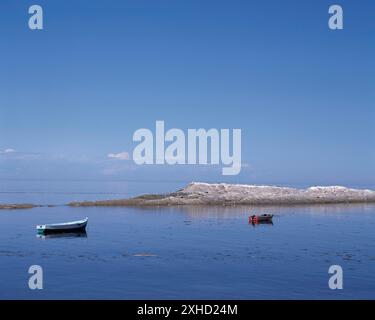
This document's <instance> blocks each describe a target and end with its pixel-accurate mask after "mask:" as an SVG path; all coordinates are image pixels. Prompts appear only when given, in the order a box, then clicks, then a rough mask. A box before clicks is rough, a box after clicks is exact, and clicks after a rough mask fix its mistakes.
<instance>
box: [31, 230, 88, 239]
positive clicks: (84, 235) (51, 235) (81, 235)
mask: <svg viewBox="0 0 375 320" xmlns="http://www.w3.org/2000/svg"><path fill="white" fill-rule="evenodd" d="M36 237H37V238H39V239H43V240H44V239H56V238H87V233H86V231H80V232H59V233H47V234H37V235H36Z"/></svg>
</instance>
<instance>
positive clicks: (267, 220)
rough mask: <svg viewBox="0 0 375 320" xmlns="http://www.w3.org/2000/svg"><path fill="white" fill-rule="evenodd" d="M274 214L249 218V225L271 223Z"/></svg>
mask: <svg viewBox="0 0 375 320" xmlns="http://www.w3.org/2000/svg"><path fill="white" fill-rule="evenodd" d="M272 218H273V214H261V215H255V214H254V215H252V216H249V223H271V222H272Z"/></svg>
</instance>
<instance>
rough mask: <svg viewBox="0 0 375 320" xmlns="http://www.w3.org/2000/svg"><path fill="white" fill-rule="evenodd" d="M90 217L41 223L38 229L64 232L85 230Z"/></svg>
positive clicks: (49, 231) (46, 231)
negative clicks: (71, 220) (63, 221)
mask: <svg viewBox="0 0 375 320" xmlns="http://www.w3.org/2000/svg"><path fill="white" fill-rule="evenodd" d="M88 220H89V219H88V218H85V219H83V220H79V221H73V222H65V223H55V224H41V225H37V226H36V229H37V230H38V233H43V234H46V233H62V232H79V231H80V232H83V231H85V230H86V226H87V221H88Z"/></svg>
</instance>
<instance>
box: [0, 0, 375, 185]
mask: <svg viewBox="0 0 375 320" xmlns="http://www.w3.org/2000/svg"><path fill="white" fill-rule="evenodd" d="M35 3H37V4H40V5H41V6H42V7H43V9H44V26H45V29H44V30H42V31H31V30H29V29H28V27H27V22H28V17H29V14H28V7H29V6H30V5H32V4H35ZM334 3H335V4H336V3H337V4H340V5H341V6H342V7H343V9H344V30H340V31H332V30H330V29H329V28H328V24H327V22H328V18H329V15H328V7H329V5H331V4H334ZM1 12H2V17H1V19H0V26H1V30H2V31H1V38H2V39H1V60H0V70H1V72H0V88H1V91H0V150H1V151H0V178H2V179H4V178H12V179H13V178H15V179H18V178H30V179H33V178H43V179H55V178H56V179H62V178H67V179H128V178H129V179H154V180H157V179H164V180H165V179H172V180H186V181H190V180H206V181H229V182H248V183H278V184H281V183H285V184H347V185H375V178H374V177H375V165H374V163H375V151H374V141H375V140H374V139H375V129H374V128H375V111H374V104H375V88H374V83H375V82H374V80H375V62H374V56H375V41H374V40H375V38H374V37H375V16H374V15H375V14H374V12H375V3H374V1H341V0H340V1H335V2H331V1H319V0H318V1H309V0H303V1H297V0H296V1H276V0H275V1H229V0H227V1H217V0H216V1H208V0H203V1H195V0H191V1H172V0H170V1H167V0H155V1H150V0H149V1H146V0H143V1H142V0H141V1H140V0H137V1H135V0H133V1H83V0H75V1H67V0H64V1H57V0H56V1H42V0H40V1H37V2H30V1H23V0H21V1H11V0H4V1H2V4H1ZM156 120H164V121H165V125H166V127H167V129H168V128H174V127H177V128H181V129H183V130H187V129H188V128H206V129H209V128H218V129H220V128H240V129H242V161H243V163H245V164H246V165H245V167H244V168H243V170H242V171H241V174H240V175H238V176H235V177H225V178H223V177H222V176H221V167H210V166H209V167H201V166H173V167H170V166H151V167H144V166H143V167H139V166H136V165H133V164H132V161H129V160H123V161H121V160H118V159H113V158H108V157H107V155H108V154H109V153H119V152H129V153H131V152H132V150H133V148H134V146H135V144H134V143H133V142H132V134H133V132H134V131H135V130H137V129H138V128H150V129H152V130H154V129H153V128H154V126H155V121H156ZM6 149H13V150H15V152H9V151H11V150H8V152H5V150H6Z"/></svg>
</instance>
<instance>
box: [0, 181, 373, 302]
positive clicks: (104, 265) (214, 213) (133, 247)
mask: <svg viewBox="0 0 375 320" xmlns="http://www.w3.org/2000/svg"><path fill="white" fill-rule="evenodd" d="M184 185H186V183H185V182H175V183H171V182H153V183H151V182H147V183H146V182H143V183H142V182H121V181H117V182H115V181H112V182H103V181H97V182H93V181H91V182H85V181H75V182H72V181H70V182H61V181H7V182H4V181H3V182H1V183H0V203H26V202H31V203H36V204H57V205H58V206H55V207H40V208H33V209H27V210H0V299H46V298H47V299H66V298H69V299H98V298H99V299H349V298H354V299H374V298H375V272H374V271H375V233H374V230H375V205H373V204H362V205H361V204H359V205H313V206H290V207H288V206H280V207H278V206H270V207H250V206H249V207H191V206H187V207H160V208H132V207H74V208H73V207H68V206H63V204H65V203H67V202H69V201H73V200H74V201H76V200H77V201H78V200H97V199H98V200H99V199H117V198H125V197H129V196H133V195H136V194H141V193H156V192H158V193H159V192H169V191H175V190H177V189H179V188H182V187H183V186H184ZM262 213H272V214H274V215H275V216H274V219H273V225H255V226H253V225H252V224H249V223H248V216H249V215H250V214H262ZM86 216H87V217H89V223H88V227H87V233H86V234H85V235H82V234H78V235H76V234H70V235H66V236H65V235H62V236H61V235H60V236H58V237H48V236H47V237H40V236H39V237H38V236H37V234H36V230H35V225H36V224H42V223H55V222H66V221H72V220H77V219H81V218H84V217H86ZM31 265H40V266H41V267H42V268H43V289H42V290H30V289H29V286H28V280H29V278H30V276H31V275H30V274H29V273H28V269H29V267H30V266H31ZM331 265H339V266H341V267H342V269H343V289H342V290H331V289H330V288H329V285H328V281H329V277H330V276H332V275H330V274H329V273H328V269H329V267H330V266H331Z"/></svg>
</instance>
